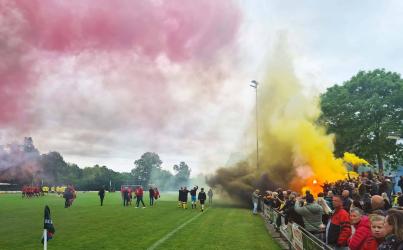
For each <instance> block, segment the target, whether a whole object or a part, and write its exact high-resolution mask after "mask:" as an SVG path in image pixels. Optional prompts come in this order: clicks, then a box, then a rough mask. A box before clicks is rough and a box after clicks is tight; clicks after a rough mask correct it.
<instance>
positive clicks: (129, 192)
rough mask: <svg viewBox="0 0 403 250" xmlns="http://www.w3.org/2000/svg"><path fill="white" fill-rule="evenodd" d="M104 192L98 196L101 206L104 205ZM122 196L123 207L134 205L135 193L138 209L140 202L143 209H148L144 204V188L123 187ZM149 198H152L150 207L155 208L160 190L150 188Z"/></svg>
mask: <svg viewBox="0 0 403 250" xmlns="http://www.w3.org/2000/svg"><path fill="white" fill-rule="evenodd" d="M101 191H102V190H100V191H99V193H98V195H99V197H100V199H101V206H102V204H103V199H104V196H105V190H103V192H101ZM120 192H121V194H122V199H123V206H129V204H130V205H131V204H132V199H133V193H134V195H135V196H136V208H138V207H139V205H140V202H141V204H142V205H143V208H146V205H145V204H144V200H143V196H144V189H143V187H142V186H137V187H136V188H132V187H122V188H121V190H120ZM148 193H149V196H150V206H151V207H152V206H154V204H155V201H156V200H157V199H158V198H160V197H161V196H160V192H159V191H158V188H156V187H150V189H149V190H148ZM101 194H102V195H101Z"/></svg>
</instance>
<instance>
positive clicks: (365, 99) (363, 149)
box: [320, 69, 403, 170]
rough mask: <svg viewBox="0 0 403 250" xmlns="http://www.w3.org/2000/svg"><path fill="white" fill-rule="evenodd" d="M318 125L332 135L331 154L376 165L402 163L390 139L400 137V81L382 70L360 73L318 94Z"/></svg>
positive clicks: (402, 102) (402, 106) (402, 127)
mask: <svg viewBox="0 0 403 250" xmlns="http://www.w3.org/2000/svg"><path fill="white" fill-rule="evenodd" d="M321 108H322V115H321V117H320V122H321V123H322V124H324V125H325V126H326V127H327V129H328V132H329V133H334V134H335V135H336V143H335V146H336V147H335V153H336V155H338V156H341V155H342V154H343V153H344V152H345V151H350V152H354V153H356V154H357V155H359V156H361V157H363V158H365V159H367V160H369V161H370V162H371V163H372V164H377V165H378V167H379V169H380V170H383V166H384V160H386V161H387V162H388V163H389V164H390V165H391V166H397V164H399V163H401V162H402V158H403V147H402V145H398V144H396V140H395V139H393V138H395V137H396V136H397V137H402V135H403V80H402V78H401V77H400V75H399V74H397V73H394V72H386V71H385V70H384V69H376V70H373V71H367V72H365V71H361V72H359V73H358V74H357V75H355V76H353V77H352V78H351V79H350V80H349V81H346V82H344V83H343V84H342V85H335V86H333V87H330V88H328V89H327V91H326V93H324V94H323V95H321Z"/></svg>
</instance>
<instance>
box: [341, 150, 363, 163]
mask: <svg viewBox="0 0 403 250" xmlns="http://www.w3.org/2000/svg"><path fill="white" fill-rule="evenodd" d="M343 160H344V161H345V162H348V163H350V164H351V165H353V166H357V165H361V164H365V165H368V164H369V163H368V162H367V161H366V160H364V159H361V158H360V157H358V156H356V155H355V154H353V153H349V152H345V153H344V155H343Z"/></svg>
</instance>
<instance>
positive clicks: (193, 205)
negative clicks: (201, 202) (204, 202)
mask: <svg viewBox="0 0 403 250" xmlns="http://www.w3.org/2000/svg"><path fill="white" fill-rule="evenodd" d="M197 189H199V187H198V186H195V187H194V188H192V190H190V198H191V199H192V209H193V208H196V192H197Z"/></svg>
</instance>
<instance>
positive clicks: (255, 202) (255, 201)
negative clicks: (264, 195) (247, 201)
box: [252, 189, 260, 214]
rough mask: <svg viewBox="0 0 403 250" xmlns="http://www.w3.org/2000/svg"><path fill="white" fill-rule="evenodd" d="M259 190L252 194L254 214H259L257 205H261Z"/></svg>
mask: <svg viewBox="0 0 403 250" xmlns="http://www.w3.org/2000/svg"><path fill="white" fill-rule="evenodd" d="M259 193H260V191H259V189H256V190H255V192H253V193H252V203H253V214H257V205H258V204H259V197H260V195H259Z"/></svg>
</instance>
